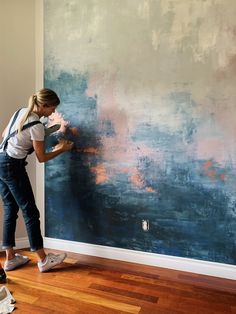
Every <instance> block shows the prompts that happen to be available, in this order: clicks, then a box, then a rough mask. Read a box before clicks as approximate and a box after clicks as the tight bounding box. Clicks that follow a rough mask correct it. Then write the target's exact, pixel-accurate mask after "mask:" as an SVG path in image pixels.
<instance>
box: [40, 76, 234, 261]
mask: <svg viewBox="0 0 236 314" xmlns="http://www.w3.org/2000/svg"><path fill="white" fill-rule="evenodd" d="M87 79H88V78H87V77H86V75H80V74H73V75H71V74H68V73H65V72H63V73H61V74H60V75H59V76H58V79H56V80H51V79H50V74H49V72H47V71H46V72H45V86H48V87H50V88H52V89H54V90H55V91H56V92H58V93H59V95H60V97H61V99H62V104H61V105H60V108H59V111H60V112H62V113H63V115H64V118H65V120H68V121H70V125H71V127H76V128H77V130H78V131H79V137H78V139H76V147H77V148H86V147H90V146H93V147H95V148H98V149H100V148H101V145H102V144H101V138H100V136H107V137H113V136H114V134H115V131H114V127H113V124H112V121H109V120H103V121H98V117H97V97H94V98H91V97H88V96H87V95H86V88H87ZM178 97H180V96H178ZM178 97H177V98H178ZM181 97H182V98H181ZM181 97H180V98H181V99H182V100H184V99H186V97H187V96H186V95H185V94H181ZM178 99H179V98H178ZM187 99H189V98H188V97H187ZM171 101H174V99H171ZM178 102H179V100H178V101H177V105H178V106H179V103H178ZM181 103H182V104H183V101H182V102H181ZM190 103H191V102H190ZM193 105H194V104H192V106H193ZM178 106H177V107H178ZM177 107H176V108H177ZM178 110H179V111H178ZM178 110H177V111H178V113H179V114H181V115H184V116H185V120H186V123H185V126H186V130H189V131H188V132H187V131H186V132H185V134H186V135H185V137H186V138H189V141H190V142H191V141H192V136H193V134H194V132H195V130H196V121H195V120H194V121H193V119H191V118H189V116H190V114H186V112H185V111H184V110H183V109H180V108H179V109H178ZM185 114H186V115H185ZM182 135H183V134H181V133H178V132H177V133H173V134H172V133H170V132H168V131H164V130H162V131H160V129H159V127H158V126H157V125H152V124H147V123H143V124H140V125H139V126H138V127H137V130H136V131H135V133H134V134H130V140H131V141H133V142H134V143H137V144H138V143H139V142H144V143H145V145H146V146H149V147H151V148H152V149H158V150H161V151H165V152H166V154H165V156H166V160H165V161H164V162H162V163H160V161H157V160H154V159H153V158H151V157H149V156H142V157H140V158H137V160H136V161H134V164H135V166H136V167H137V169H138V170H139V173H140V175H141V179H142V180H143V184H144V185H143V188H140V189H139V188H137V187H134V186H133V185H132V184H131V182H130V178H129V175H130V174H128V173H117V174H115V175H114V176H113V177H112V178H111V179H110V180H109V181H108V182H106V183H103V184H101V185H97V184H96V178H95V174H94V173H93V172H91V171H90V169H91V167H95V166H96V165H98V164H100V163H106V162H107V161H106V160H103V155H102V154H100V155H96V154H89V153H81V152H80V153H78V152H76V151H73V152H71V153H67V154H64V155H61V156H59V157H57V158H56V159H54V160H52V161H49V162H48V163H47V164H46V169H45V175H46V181H45V182H46V190H45V193H46V220H45V221H46V236H48V237H52V238H59V239H66V240H72V241H80V242H85V243H93V244H99V245H107V246H114V247H121V248H127V249H133V250H139V251H146V252H153V253H160V254H168V255H173V256H181V257H188V258H197V259H202V260H208V261H214V262H222V263H229V264H236V249H235V236H236V219H235V207H236V206H235V198H234V194H233V192H232V190H231V187H230V186H231V185H227V184H226V183H224V182H222V181H220V180H215V181H212V180H211V179H210V178H208V177H207V176H206V175H205V174H204V171H203V165H204V162H205V161H204V160H194V159H190V158H189V157H187V156H186V154H185V144H184V142H183V136H182ZM55 140H56V138H53V137H51V138H50V141H55ZM115 145H116V143H115V142H114V146H115ZM125 162H126V161H123V164H122V166H123V167H124V166H125ZM128 166H129V165H128V164H127V167H128ZM213 167H214V171H216V172H218V173H219V174H220V173H221V172H222V168H221V167H220V165H218V164H216V163H215V164H214V166H213ZM232 167H233V166H232V165H229V166H228V169H225V171H228V172H232ZM231 183H234V184H235V179H232V182H231ZM147 187H152V189H153V190H154V192H153V193H147V192H146V188H147ZM142 219H149V220H150V231H149V232H148V233H144V232H143V231H142V229H141V226H140V224H141V220H142Z"/></svg>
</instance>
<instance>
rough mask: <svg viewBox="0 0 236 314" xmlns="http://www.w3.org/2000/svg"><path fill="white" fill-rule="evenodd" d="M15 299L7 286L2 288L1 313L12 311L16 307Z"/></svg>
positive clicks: (0, 296) (0, 293) (0, 297)
mask: <svg viewBox="0 0 236 314" xmlns="http://www.w3.org/2000/svg"><path fill="white" fill-rule="evenodd" d="M15 302H16V301H15V299H14V298H13V296H12V295H11V293H10V291H9V290H8V288H7V287H6V286H3V287H1V289H0V314H8V313H11V312H12V311H13V310H14V308H15V304H14V303H15Z"/></svg>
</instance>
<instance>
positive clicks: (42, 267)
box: [38, 253, 66, 273]
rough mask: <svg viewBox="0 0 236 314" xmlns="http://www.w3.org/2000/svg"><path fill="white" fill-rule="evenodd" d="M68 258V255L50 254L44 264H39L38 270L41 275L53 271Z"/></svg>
mask: <svg viewBox="0 0 236 314" xmlns="http://www.w3.org/2000/svg"><path fill="white" fill-rule="evenodd" d="M65 258H66V253H62V254H52V253H49V254H48V255H47V256H46V258H45V261H44V262H38V268H39V271H40V272H41V273H43V272H45V271H48V270H50V269H52V268H53V267H55V266H57V265H59V264H61V263H62V262H63V261H64V259H65Z"/></svg>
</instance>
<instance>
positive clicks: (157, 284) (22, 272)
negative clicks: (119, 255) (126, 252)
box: [0, 249, 236, 314]
mask: <svg viewBox="0 0 236 314" xmlns="http://www.w3.org/2000/svg"><path fill="white" fill-rule="evenodd" d="M50 251H53V252H60V251H58V250H50ZM19 253H21V254H23V255H27V256H29V257H30V259H31V261H30V262H29V263H28V264H27V265H25V266H24V267H21V268H19V269H16V270H14V271H11V272H8V273H7V277H8V279H7V284H6V286H7V287H8V288H9V290H10V291H11V293H12V295H13V296H14V298H15V299H16V310H15V312H16V314H17V313H19V314H20V313H22V314H28V313H30V314H37V313H39V314H44V313H46V314H47V313H50V314H54V313H57V314H77V313H78V314H125V313H126V314H127V313H135V314H156V313H157V314H190V313H191V314H223V313H226V314H233V313H234V314H236V281H234V280H228V279H223V278H216V277H210V276H202V275H198V274H191V273H185V272H179V271H175V270H169V269H163V268H159V267H153V266H147V265H141V264H135V263H128V262H121V261H114V260H108V259H104V258H98V257H93V256H86V255H81V254H76V253H70V252H68V257H67V258H66V260H65V261H64V263H63V264H62V265H60V266H58V267H56V268H55V269H54V270H51V271H50V272H47V273H40V272H39V271H38V268H37V260H36V256H35V254H34V253H32V252H30V251H29V250H28V249H24V250H19ZM0 261H1V263H3V262H4V254H1V253H0Z"/></svg>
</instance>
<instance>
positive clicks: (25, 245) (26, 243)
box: [0, 237, 29, 250]
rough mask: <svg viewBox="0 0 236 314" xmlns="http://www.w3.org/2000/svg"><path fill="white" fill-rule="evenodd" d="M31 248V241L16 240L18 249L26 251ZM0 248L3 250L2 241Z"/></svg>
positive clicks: (24, 239) (26, 239)
mask: <svg viewBox="0 0 236 314" xmlns="http://www.w3.org/2000/svg"><path fill="white" fill-rule="evenodd" d="M28 247H29V240H28V238H27V237H25V238H18V239H16V247H15V248H16V249H24V248H28ZM0 248H1V250H2V241H0Z"/></svg>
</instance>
